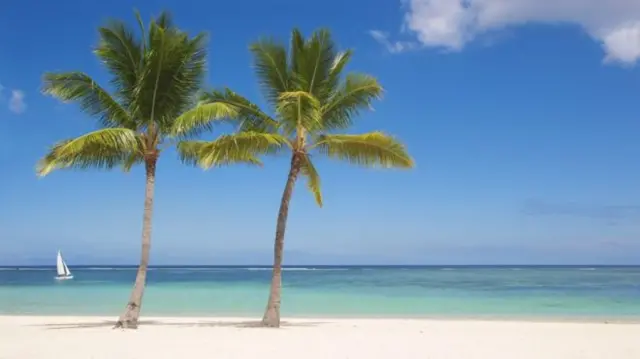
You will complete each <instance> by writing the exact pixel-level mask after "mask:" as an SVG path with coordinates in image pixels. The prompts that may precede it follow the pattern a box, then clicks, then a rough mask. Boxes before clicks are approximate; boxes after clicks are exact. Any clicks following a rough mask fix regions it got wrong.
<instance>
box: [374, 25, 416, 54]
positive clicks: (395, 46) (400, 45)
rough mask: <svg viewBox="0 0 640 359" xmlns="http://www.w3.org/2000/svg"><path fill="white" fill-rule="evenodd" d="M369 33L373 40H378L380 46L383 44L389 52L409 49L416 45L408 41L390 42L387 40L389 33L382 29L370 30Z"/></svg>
mask: <svg viewBox="0 0 640 359" xmlns="http://www.w3.org/2000/svg"><path fill="white" fill-rule="evenodd" d="M369 35H371V37H373V39H374V40H376V41H377V42H379V43H380V44H381V45H382V46H384V47H385V48H386V49H387V50H388V51H389V52H391V53H397V52H402V51H406V50H411V49H414V48H415V47H416V44H415V43H413V42H409V41H395V42H391V41H390V40H389V34H388V33H386V32H384V31H379V30H370V31H369Z"/></svg>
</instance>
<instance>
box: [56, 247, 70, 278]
mask: <svg viewBox="0 0 640 359" xmlns="http://www.w3.org/2000/svg"><path fill="white" fill-rule="evenodd" d="M56 270H57V271H58V276H59V277H69V276H71V271H70V270H69V267H67V263H65V262H64V259H62V254H61V253H60V251H58V258H56Z"/></svg>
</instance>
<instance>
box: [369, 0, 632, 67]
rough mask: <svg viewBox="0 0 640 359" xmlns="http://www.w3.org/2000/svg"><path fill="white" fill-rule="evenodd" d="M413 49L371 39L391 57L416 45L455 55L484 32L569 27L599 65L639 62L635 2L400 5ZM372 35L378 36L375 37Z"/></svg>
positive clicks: (468, 0)
mask: <svg viewBox="0 0 640 359" xmlns="http://www.w3.org/2000/svg"><path fill="white" fill-rule="evenodd" d="M401 1H402V2H403V3H404V7H405V8H406V14H405V19H404V24H403V29H404V30H405V31H407V32H409V33H410V34H412V35H414V36H415V37H416V41H415V42H414V43H411V42H392V41H390V40H389V38H388V37H386V36H382V37H381V36H378V35H384V33H382V32H380V31H373V32H372V33H371V35H372V36H373V37H374V38H375V39H376V40H377V41H379V42H381V43H382V44H383V45H385V47H386V48H387V49H390V50H395V52H399V51H403V50H405V49H406V48H413V47H416V46H417V45H420V46H426V47H439V48H444V49H448V50H461V49H463V48H464V46H465V45H466V44H467V43H469V42H470V41H472V40H473V39H474V38H475V37H477V36H478V35H480V34H483V33H485V32H488V31H494V30H500V29H504V28H506V27H510V26H517V25H523V24H527V23H543V24H544V23H546V24H574V25H577V26H579V27H580V28H582V29H583V30H584V31H586V32H587V33H588V34H589V35H590V36H591V37H593V38H594V40H596V41H598V42H599V43H600V44H601V45H602V48H603V50H604V51H605V53H606V55H605V59H604V60H605V62H620V63H625V64H635V63H636V62H637V61H638V60H639V59H640V0H401ZM376 34H378V35H376Z"/></svg>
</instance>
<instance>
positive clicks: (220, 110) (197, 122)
mask: <svg viewBox="0 0 640 359" xmlns="http://www.w3.org/2000/svg"><path fill="white" fill-rule="evenodd" d="M237 114H238V110H237V107H234V106H231V105H229V104H227V103H224V102H211V103H204V104H200V105H198V106H196V107H194V108H192V109H191V110H187V111H186V112H185V113H183V114H182V115H180V116H178V118H176V119H175V121H174V122H173V125H172V129H171V134H172V135H173V136H181V137H190V136H195V135H199V134H201V133H203V132H206V131H211V130H213V123H214V122H220V121H223V120H229V119H231V118H234V117H236V116H237Z"/></svg>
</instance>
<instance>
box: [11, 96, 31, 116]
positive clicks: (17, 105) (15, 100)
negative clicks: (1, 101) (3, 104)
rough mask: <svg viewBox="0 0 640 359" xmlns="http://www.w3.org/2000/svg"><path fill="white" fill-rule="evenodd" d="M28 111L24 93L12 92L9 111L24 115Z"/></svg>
mask: <svg viewBox="0 0 640 359" xmlns="http://www.w3.org/2000/svg"><path fill="white" fill-rule="evenodd" d="M26 109H27V104H26V103H25V101H24V92H22V91H20V90H11V98H10V99H9V110H11V112H13V113H17V114H20V113H23V112H24V111H25V110H26Z"/></svg>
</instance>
